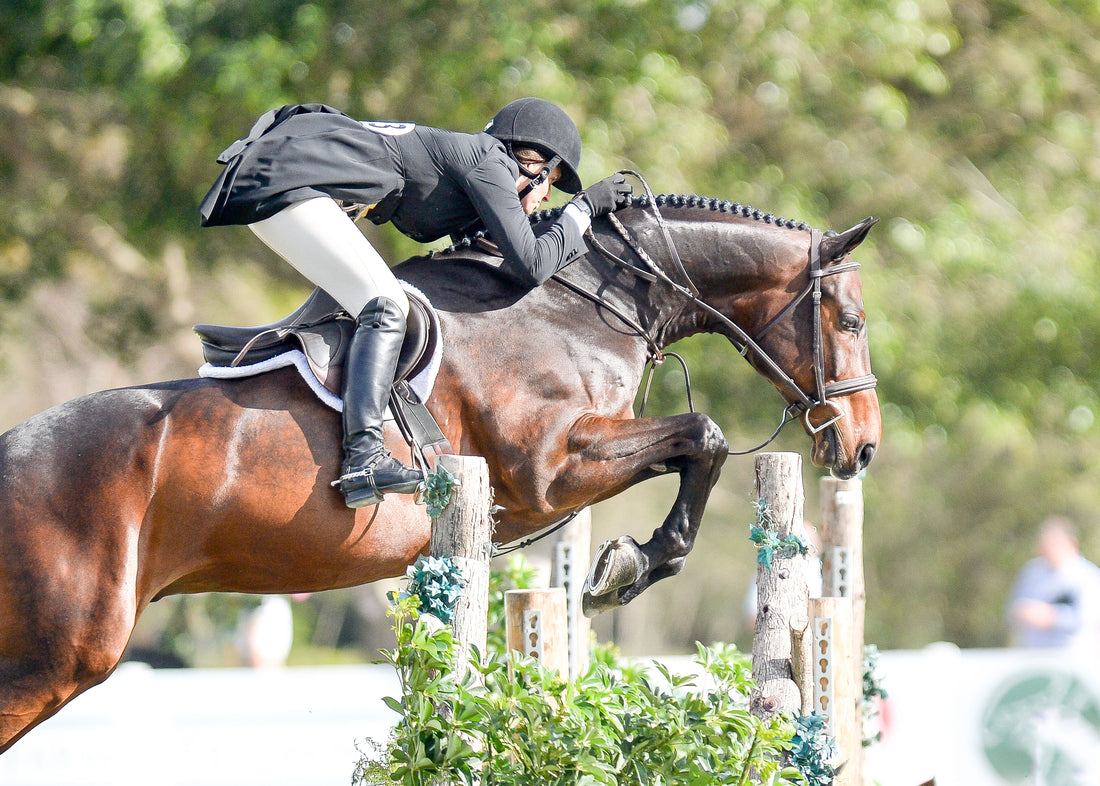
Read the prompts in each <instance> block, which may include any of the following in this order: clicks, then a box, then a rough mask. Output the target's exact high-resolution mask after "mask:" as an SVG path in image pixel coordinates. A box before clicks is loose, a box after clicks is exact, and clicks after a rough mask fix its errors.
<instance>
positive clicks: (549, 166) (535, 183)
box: [505, 142, 561, 199]
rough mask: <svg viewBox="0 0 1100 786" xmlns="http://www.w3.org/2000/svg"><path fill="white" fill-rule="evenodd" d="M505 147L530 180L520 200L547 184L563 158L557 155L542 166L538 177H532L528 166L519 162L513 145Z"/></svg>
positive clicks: (507, 144) (522, 189) (509, 143)
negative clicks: (547, 180)
mask: <svg viewBox="0 0 1100 786" xmlns="http://www.w3.org/2000/svg"><path fill="white" fill-rule="evenodd" d="M505 147H507V148H508V155H509V156H511V157H512V160H513V161H515V162H516V163H517V164H519V170H520V172H522V173H523V174H524V175H525V176H527V178H528V182H527V185H525V186H524V187H523V188H521V189H520V190H519V198H520V199H523V198H524V197H525V196H527V195H528V194H530V193H531V192H532V191H533V190H535V189H536V188H538V187H539V186H541V185H542V184H543V183H545V182H546V179H547V178H548V177H550V173H551V172H553V171H554V169H555V167H557V165H558V164H560V163H561V156H559V155H555V156H554V157H553V158H551V159H550V160H549V161H547V162H546V163H545V164H543V165H542V168H541V169H540V170H539V172H538V174H537V175H535V176H534V177H531V175H530V174H529V172H528V169H527V165H526V164H524V163H523V162H522V161H520V160H519V157H517V156H516V153H515V151H514V150H513V149H512V143H511V142H508V143H506V144H505Z"/></svg>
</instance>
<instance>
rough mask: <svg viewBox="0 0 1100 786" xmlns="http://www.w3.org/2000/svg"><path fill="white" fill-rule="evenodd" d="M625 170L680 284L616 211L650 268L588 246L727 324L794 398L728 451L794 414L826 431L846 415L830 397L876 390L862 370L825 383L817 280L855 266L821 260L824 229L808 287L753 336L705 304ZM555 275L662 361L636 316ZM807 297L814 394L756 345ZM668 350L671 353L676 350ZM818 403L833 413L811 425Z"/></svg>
mask: <svg viewBox="0 0 1100 786" xmlns="http://www.w3.org/2000/svg"><path fill="white" fill-rule="evenodd" d="M627 174H631V175H634V176H635V177H637V178H638V180H640V181H641V183H642V185H643V186H644V188H645V191H646V195H647V196H648V198H649V199H648V204H649V205H650V206H652V208H653V215H654V218H655V219H656V221H657V225H658V227H659V228H660V229H661V233H662V235H663V236H664V240H665V244H666V245H667V246H668V250H669V254H670V255H671V258H672V262H673V267H674V268H675V270H676V272H677V273H678V274H679V275H680V276H682V277H683V280H684V283H679V282H676V281H674V280H673V279H672V278H671V277H670V276H669V275H668V274H667V273H665V271H664V270H663V269H661V268H660V267H659V266H658V265H657V264H656V263H655V262H654V261H653V259H652V258H651V257H650V256H649V254H647V253H646V251H645V249H643V248H642V247H641V246H640V245H639V244H638V243H637V242H636V241H635V240H634V238H633V237H632V236H631V235H630V233H629V232H627V230H626V227H624V226H623V224H622V222H620V221H619V219H618V218H617V217H616V216H615V214H614V213H609V214H608V219H609V221H610V222H611V225H612V227H614V229H615V231H616V232H618V233H619V235H620V236H621V237H622V239H623V241H624V242H625V243H626V245H627V246H628V247H629V248H630V249H631V250H632V251H633V252H634V254H635V256H637V257H638V259H639V260H641V261H642V263H643V264H644V265H645V266H646V268H648V269H643V268H639V267H637V266H636V265H634V264H632V263H630V262H628V261H626V260H624V259H621V258H620V257H618V256H617V255H616V254H614V253H613V252H611V251H610V250H609V249H607V248H606V247H604V246H603V245H602V244H601V243H600V242H599V241H598V240H596V239H595V237H593V236H592V235H591V234H590V235H589V242H590V243H592V246H593V247H594V248H595V249H596V250H597V251H599V252H600V253H601V254H602V255H603V256H605V257H607V258H608V259H610V260H611V261H612V262H614V263H615V264H617V265H618V266H620V267H623V268H625V269H626V270H629V271H631V272H633V273H634V274H635V275H637V276H639V277H641V278H643V279H645V280H647V281H650V282H652V281H656V280H660V281H662V282H664V283H665V284H666V285H668V286H669V287H671V288H672V290H673V291H674V292H676V293H677V294H679V295H680V296H681V297H683V298H685V299H687V300H689V301H691V303H692V304H694V305H695V306H696V307H698V308H699V309H701V310H703V311H705V312H706V313H707V314H709V315H711V316H712V317H714V318H715V319H717V320H718V321H719V322H721V323H722V324H723V325H724V326H725V327H726V328H728V330H729V331H730V333H732V335H727V338H729V340H730V342H731V343H732V344H733V345H734V347H736V348H737V351H738V352H739V353H740V354H741V356H742V357H746V358H747V357H748V355H749V353H750V352H752V354H753V356H754V357H755V358H756V360H757V362H758V363H760V364H761V365H763V366H764V367H766V368H767V370H768V371H769V372H770V374H771V375H772V377H773V378H774V379H775V380H776V381H777V382H778V383H779V384H780V385H781V386H782V387H783V388H785V389H786V390H787V391H788V392H789V393H790V395H791V397H793V398H794V401H793V402H792V403H790V404H788V405H787V407H786V408H784V410H783V417H782V419H781V421H780V423H779V426H778V427H777V428H776V430H775V431H774V432H773V433H772V435H771V436H770V437H769V438H768V439H767V440H765V441H764V442H763V443H761V444H760V445H758V446H756V447H754V448H750V449H749V450H743V451H732V450H731V451H730V453H731V454H732V455H744V454H746V453H753V452H755V451H757V450H760V449H761V448H763V447H764V446H766V445H767V444H769V443H770V442H771V441H772V440H774V439H775V438H776V437H777V436H778V435H779V432H780V431H781V430H782V429H783V427H784V426H785V425H787V423H789V422H791V421H792V420H794V419H795V418H796V417H799V415H801V418H802V421H803V423H804V424H805V426H806V430H807V431H808V432H809V433H810V434H814V435H816V434H818V433H820V432H822V431H824V430H825V429H827V428H828V427H829V426H832V425H833V424H835V423H836V422H837V421H838V420H840V419H841V418H842V417H844V413H843V412H842V411H841V410H840V408H839V407H838V406H837V405H836V404H835V403H834V402H833V401H831V400H830V396H831V397H833V398H837V397H840V396H848V395H851V394H853V393H859V392H860V391H864V390H872V389H874V388H875V386H876V385H877V384H878V380H877V379H876V378H875V375H874V374H865V375H864V376H861V377H853V378H851V379H844V380H839V381H836V382H830V383H826V382H825V342H824V339H823V334H822V326H821V310H822V306H821V280H822V279H823V278H825V277H826V276H833V275H838V274H840V273H847V272H849V271H852V270H858V269H859V263H858V262H855V261H848V262H843V263H837V264H832V265H828V266H823V265H822V264H821V239H822V233H821V231H820V230H817V229H811V230H810V250H809V281H808V282H807V284H806V287H805V288H804V289H803V290H802V292H800V293H799V294H798V295H797V296H796V297H795V298H794V299H793V300H792V301H791V302H790V303H788V304H787V305H786V306H784V307H783V308H782V310H780V311H779V313H777V314H776V315H775V316H774V317H772V319H771V320H770V321H769V322H768V324H766V325H765V326H764V327H763V329H762V330H761V331H760V332H759V333H758V334H757V336H756V337H755V338H753V337H752V336H750V335H749V334H748V333H747V332H746V331H745V330H744V329H743V328H741V326H740V325H738V324H737V323H735V322H734V321H733V320H731V319H729V318H728V317H727V316H726V315H725V314H723V313H722V312H721V311H719V310H718V309H716V308H714V307H713V306H711V305H709V304H708V303H706V302H705V301H703V300H702V299H701V298H700V296H699V290H698V288H697V287H696V286H695V284H694V283H693V282H692V280H691V277H690V276H689V275H688V272H687V270H686V269H685V268H684V265H683V263H682V262H681V261H680V255H679V254H678V253H677V251H676V246H675V244H674V243H673V242H672V237H671V235H670V234H669V232H668V229H667V228H666V227H665V223H664V219H663V218H662V216H661V211H660V208H659V207H658V206H657V200H656V197H655V196H654V194H653V192H652V191H651V190H650V188H649V184H648V183H646V182H645V180H644V179H643V178H642V177H641V176H640V175H638V174H637V173H636V172H629V173H627ZM554 278H555V279H556V280H558V281H559V282H560V283H563V284H565V285H566V286H568V287H569V288H570V289H573V290H574V291H576V292H578V293H580V294H583V295H585V296H586V297H589V298H590V299H595V300H596V302H597V303H598V304H600V305H603V306H605V307H608V308H610V310H611V311H612V312H613V313H615V314H616V316H618V317H619V318H620V319H623V320H624V321H625V322H627V324H629V325H630V326H631V327H633V328H634V329H635V330H636V331H637V332H638V333H639V334H640V335H641V336H642V337H643V338H645V339H646V341H647V342H648V343H649V346H650V361H651V363H653V364H654V365H659V364H660V363H661V362H663V360H664V358H665V356H666V353H663V352H662V351H661V349H660V348H659V347H658V346H657V343H656V342H655V341H654V340H653V338H652V337H651V336H650V335H649V334H648V332H647V331H646V330H645V329H644V328H642V327H641V326H640V325H638V324H637V322H636V321H635V320H633V319H631V318H630V317H628V316H627V315H625V314H623V313H622V312H621V311H620V310H618V309H615V308H614V307H611V306H610V304H608V303H606V301H604V300H603V299H602V298H600V297H599V296H598V295H593V294H591V293H588V292H587V291H585V290H582V289H581V288H580V287H577V286H575V285H573V284H572V282H568V281H567V280H566V279H564V278H562V277H559V276H558V275H555V276H554ZM807 297H810V298H812V302H813V314H814V332H813V364H814V384H815V386H816V391H815V394H814V395H810V394H809V393H807V392H806V391H805V390H803V389H802V388H801V387H800V386H799V385H798V383H797V382H795V381H794V379H793V378H792V377H791V375H790V374H788V373H787V372H786V371H784V370H783V368H782V367H781V366H780V365H779V364H778V363H777V362H776V361H775V360H774V359H773V358H772V357H771V355H769V354H768V353H767V351H766V350H765V349H764V348H763V347H762V346H760V343H759V342H760V339H762V338H763V337H764V336H765V335H766V334H767V333H768V331H770V330H771V329H772V328H773V327H775V325H776V324H777V323H779V322H780V321H781V320H783V319H785V318H786V317H787V316H789V315H790V314H792V313H793V312H794V310H795V308H797V307H798V305H799V304H800V303H801V302H802V301H803V300H805V299H806V298H807ZM667 354H668V355H674V353H667ZM676 357H677V359H679V360H680V363H681V364H682V365H684V375H685V378H687V366H686V364H684V361H683V359H682V358H679V356H676ZM648 389H649V386H648V384H647V386H646V393H647V394H648ZM643 401H644V400H643ZM688 402H689V406H691V403H690V402H691V392H690V382H689V386H688ZM643 407H644V403H643ZM821 407H825V408H827V409H829V410H831V411H832V413H833V416H832V417H831V418H830V419H829V420H828V421H827V422H825V423H823V424H821V425H819V426H815V425H814V424H813V423H812V422H811V421H810V413H811V412H813V411H814V410H816V409H819V408H821ZM692 411H694V407H692Z"/></svg>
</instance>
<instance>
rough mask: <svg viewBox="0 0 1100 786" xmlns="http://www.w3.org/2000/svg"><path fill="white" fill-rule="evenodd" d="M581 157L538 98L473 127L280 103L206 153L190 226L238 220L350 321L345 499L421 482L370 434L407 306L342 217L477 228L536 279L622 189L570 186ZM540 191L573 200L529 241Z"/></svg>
mask: <svg viewBox="0 0 1100 786" xmlns="http://www.w3.org/2000/svg"><path fill="white" fill-rule="evenodd" d="M580 158H581V138H580V133H579V132H578V131H577V127H576V125H574V123H573V121H572V120H571V119H570V118H569V116H568V115H567V114H566V113H565V112H564V111H562V110H561V109H560V108H559V107H557V106H555V105H554V104H552V103H550V102H548V101H544V100H542V99H539V98H521V99H518V100H516V101H513V102H511V103H509V104H508V105H507V106H505V107H504V108H503V109H501V110H500V111H499V112H497V114H496V115H495V116H494V117H493V119H492V120H490V121H489V124H488V125H486V126H485V130H484V132H483V133H480V134H463V133H457V132H453V131H444V130H441V129H436V128H429V127H427V126H420V125H414V124H412V123H388V122H387V123H379V122H360V121H357V120H354V119H352V118H351V117H349V116H347V115H346V114H344V113H343V112H340V111H338V110H336V109H333V108H331V107H328V106H325V105H323V104H295V105H290V106H284V107H283V108H281V109H278V110H272V111H270V112H268V113H267V114H265V115H263V116H262V117H261V118H260V119H259V120H258V121H257V122H256V124H255V125H254V126H253V127H252V130H251V132H250V133H249V135H248V136H247V137H245V138H244V139H240V140H237V141H236V142H234V143H233V144H232V145H230V146H229V148H227V149H226V150H225V151H224V152H222V154H221V155H220V156H219V157H218V163H220V164H224V165H225V169H224V170H223V171H222V173H221V175H220V177H219V178H218V179H217V181H216V182H215V183H214V185H213V186H212V187H211V189H210V191H209V192H208V193H207V195H206V197H205V198H204V199H203V201H202V205H201V213H202V224H203V226H218V225H227V224H246V225H248V227H249V229H251V230H252V231H253V232H254V233H255V234H256V235H257V236H258V237H259V238H260V239H261V240H262V241H263V242H264V243H266V244H267V245H268V246H270V247H271V248H272V249H273V250H274V251H275V252H276V253H278V254H279V255H280V256H281V257H283V258H284V259H285V260H286V261H287V262H289V263H290V264H291V265H292V266H293V267H294V268H295V269H297V270H298V271H299V272H300V273H302V275H304V276H305V277H306V278H308V279H309V280H310V281H312V282H313V283H314V284H316V285H317V286H319V287H320V288H321V289H323V290H325V291H326V292H327V293H328V294H329V295H331V296H332V297H333V298H334V299H335V300H336V301H337V302H338V303H339V304H340V305H341V306H342V307H343V308H344V309H345V310H346V311H347V312H348V313H349V314H353V315H356V319H355V324H356V327H355V333H354V335H353V337H352V340H351V343H350V346H349V348H348V356H347V361H346V366H345V373H344V383H343V399H344V416H343V417H344V443H343V444H344V463H343V467H342V471H341V475H340V477H339V478H338V479H337V480H336V481H334V482H333V484H332V485H334V486H337V485H338V486H339V487H340V491H341V492H343V494H344V499H345V502H346V504H347V505H348V507H352V508H359V507H365V506H367V505H373V504H375V503H377V502H379V501H381V499H382V495H383V494H385V493H390V492H392V493H401V494H408V493H412V492H413V491H415V490H416V488H417V487H418V486H419V484H420V483H421V481H422V480H423V479H424V478H423V474H422V473H421V472H419V471H417V470H414V469H411V468H409V467H407V466H405V465H404V464H403V463H401V462H400V461H398V460H397V459H395V458H394V457H393V456H391V455H390V454H389V452H388V451H387V450H386V449H385V446H384V444H383V441H382V416H383V413H384V411H385V409H386V403H387V400H388V398H389V392H390V388H391V387H392V385H393V379H394V374H395V373H396V368H397V361H398V356H399V354H400V351H401V344H402V341H403V339H404V335H405V319H406V317H407V315H408V311H409V301H408V298H407V297H406V295H405V292H404V290H403V289H402V288H401V285H400V284H399V283H398V281H397V279H396V278H395V277H394V275H393V273H392V272H390V269H389V267H387V265H386V263H385V261H384V260H383V259H382V257H381V256H380V255H379V254H378V252H377V251H375V249H374V247H373V246H372V245H371V244H370V242H369V241H368V240H367V239H366V237H365V236H364V235H363V234H362V233H361V232H359V231H358V229H357V228H356V227H355V225H354V223H353V221H354V220H355V219H356V218H358V217H360V216H363V215H365V216H366V217H367V218H369V219H370V220H371V221H372V222H374V223H375V224H384V223H386V222H392V223H393V224H394V226H396V227H397V228H398V229H399V230H401V231H402V232H403V233H404V234H406V235H408V236H409V237H411V238H413V239H414V240H418V241H421V242H430V241H433V240H437V239H438V238H441V237H443V236H445V235H448V234H449V235H452V236H457V235H460V234H462V233H468V232H470V231H471V230H473V229H476V228H478V226H479V225H480V226H483V227H484V228H485V229H486V230H488V232H489V235H490V236H491V238H492V239H493V241H494V242H495V243H496V245H497V246H499V248H500V250H501V253H502V255H503V257H504V262H503V267H502V269H504V270H506V271H507V272H509V273H511V274H512V275H513V276H514V277H515V278H516V279H517V280H518V281H519V282H521V283H522V284H523V285H524V286H527V287H535V286H538V285H540V284H542V283H543V282H544V281H546V280H547V279H548V278H550V276H551V275H553V274H554V273H555V272H557V271H558V270H560V269H561V268H562V267H564V266H565V265H566V264H568V263H569V262H571V261H572V260H573V259H574V258H576V257H577V256H578V255H580V254H582V253H584V252H585V250H586V249H585V245H584V241H583V239H582V235H583V233H584V232H585V230H587V228H588V225H589V223H590V222H591V220H592V218H593V217H595V216H599V215H602V214H604V213H608V212H610V211H612V210H614V209H615V208H617V207H619V206H621V205H622V204H623V203H624V202H625V201H626V200H627V198H628V197H629V195H630V194H631V188H630V186H629V185H627V184H626V182H625V178H624V177H623V175H622V174H615V175H612V176H610V177H608V178H605V179H604V180H601V181H599V182H598V183H596V184H594V185H592V186H590V187H589V188H587V189H584V190H583V191H582V190H581V181H580V178H579V177H578V175H577V167H578V166H579V164H580ZM551 185H554V186H556V187H557V188H560V189H561V190H563V191H565V192H567V193H570V194H576V196H575V197H574V198H573V200H572V201H570V202H569V203H568V204H567V205H566V207H565V209H564V210H563V211H562V212H561V215H560V216H559V217H558V218H557V219H556V220H555V221H554V222H553V223H552V224H551V225H550V226H549V227H548V228H547V229H546V231H545V232H543V233H541V234H539V235H538V236H537V237H536V236H535V234H534V232H533V231H532V229H531V224H530V222H529V221H528V218H527V217H528V216H529V215H530V214H531V213H533V212H535V210H537V209H538V208H539V206H540V205H541V204H542V203H543V202H545V201H546V200H547V199H548V198H549V197H548V194H549V191H550V186H551ZM349 219H350V220H349Z"/></svg>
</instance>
